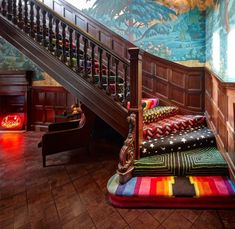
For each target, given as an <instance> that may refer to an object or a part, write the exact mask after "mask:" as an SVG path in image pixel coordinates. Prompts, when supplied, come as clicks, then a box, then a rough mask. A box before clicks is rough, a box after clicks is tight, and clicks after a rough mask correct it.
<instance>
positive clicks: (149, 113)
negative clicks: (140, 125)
mask: <svg viewBox="0 0 235 229" xmlns="http://www.w3.org/2000/svg"><path fill="white" fill-rule="evenodd" d="M178 113H179V108H178V107H174V106H157V107H154V108H152V109H148V110H144V113H143V122H144V123H146V124H148V123H151V122H157V121H159V120H162V119H164V118H168V117H171V116H174V115H176V114H178Z"/></svg>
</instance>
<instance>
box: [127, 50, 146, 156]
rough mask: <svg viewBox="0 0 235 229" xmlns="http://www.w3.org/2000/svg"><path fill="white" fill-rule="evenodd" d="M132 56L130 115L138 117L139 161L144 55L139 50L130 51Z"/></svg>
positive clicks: (136, 137) (141, 130) (136, 142)
mask: <svg viewBox="0 0 235 229" xmlns="http://www.w3.org/2000/svg"><path fill="white" fill-rule="evenodd" d="M128 52H129V54H130V93H131V97H130V113H134V114H135V115H136V127H135V128H136V130H135V159H139V157H140V154H139V146H140V144H142V141H143V109H142V104H141V100H142V53H141V51H140V49H139V48H137V47H134V48H130V49H129V50H128Z"/></svg>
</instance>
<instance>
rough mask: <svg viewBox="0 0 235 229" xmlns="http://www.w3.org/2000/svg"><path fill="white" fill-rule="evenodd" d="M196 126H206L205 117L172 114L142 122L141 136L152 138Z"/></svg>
mask: <svg viewBox="0 0 235 229" xmlns="http://www.w3.org/2000/svg"><path fill="white" fill-rule="evenodd" d="M197 126H206V118H205V116H201V115H174V116H172V117H169V118H166V119H164V120H160V121H158V122H154V123H150V124H144V126H143V138H144V139H153V138H161V137H163V136H167V135H169V134H171V133H177V132H179V131H181V130H186V129H190V128H193V127H197Z"/></svg>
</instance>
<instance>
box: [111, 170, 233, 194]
mask: <svg viewBox="0 0 235 229" xmlns="http://www.w3.org/2000/svg"><path fill="white" fill-rule="evenodd" d="M118 179H119V178H118V175H117V174H115V175H114V176H112V177H111V178H110V180H109V182H108V184H107V188H108V192H109V194H112V195H116V196H123V197H197V198H199V197H235V184H234V183H233V182H232V181H231V180H230V179H229V178H228V177H226V176H189V177H174V176H159V177H133V178H131V179H130V180H129V181H128V182H127V183H125V184H123V185H121V184H119V180H118Z"/></svg>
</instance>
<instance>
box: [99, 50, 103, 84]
mask: <svg viewBox="0 0 235 229" xmlns="http://www.w3.org/2000/svg"><path fill="white" fill-rule="evenodd" d="M98 53H99V84H98V86H99V88H103V82H102V74H103V72H102V71H103V57H102V55H103V49H102V48H100V47H98Z"/></svg>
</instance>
